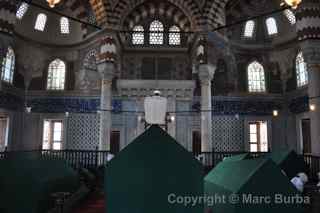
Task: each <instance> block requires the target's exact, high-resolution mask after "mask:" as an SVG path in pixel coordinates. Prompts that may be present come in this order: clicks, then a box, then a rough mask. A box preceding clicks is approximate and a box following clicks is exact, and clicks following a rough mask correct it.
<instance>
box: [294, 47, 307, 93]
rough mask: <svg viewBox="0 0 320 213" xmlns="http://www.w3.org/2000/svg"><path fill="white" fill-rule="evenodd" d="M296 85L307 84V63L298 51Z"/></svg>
mask: <svg viewBox="0 0 320 213" xmlns="http://www.w3.org/2000/svg"><path fill="white" fill-rule="evenodd" d="M296 73H297V85H298V87H302V86H305V85H307V84H308V70H307V64H306V63H305V61H304V58H303V55H302V52H299V53H298V55H297V58H296Z"/></svg>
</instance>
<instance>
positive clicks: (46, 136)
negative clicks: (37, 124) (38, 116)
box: [43, 121, 50, 142]
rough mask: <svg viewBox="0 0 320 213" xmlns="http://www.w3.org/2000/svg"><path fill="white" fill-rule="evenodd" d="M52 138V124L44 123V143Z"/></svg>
mask: <svg viewBox="0 0 320 213" xmlns="http://www.w3.org/2000/svg"><path fill="white" fill-rule="evenodd" d="M49 137H50V122H49V121H44V123H43V142H45V141H49Z"/></svg>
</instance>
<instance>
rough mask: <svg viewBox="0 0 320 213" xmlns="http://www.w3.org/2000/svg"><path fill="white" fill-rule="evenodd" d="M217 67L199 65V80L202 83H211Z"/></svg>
mask: <svg viewBox="0 0 320 213" xmlns="http://www.w3.org/2000/svg"><path fill="white" fill-rule="evenodd" d="M216 68H217V67H216V66H214V65H210V64H200V65H199V79H200V81H201V83H202V82H211V80H212V79H213V76H214V73H215V71H216Z"/></svg>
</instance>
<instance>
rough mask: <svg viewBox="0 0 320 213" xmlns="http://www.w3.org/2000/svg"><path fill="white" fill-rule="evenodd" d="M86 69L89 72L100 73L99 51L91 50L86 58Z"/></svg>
mask: <svg viewBox="0 0 320 213" xmlns="http://www.w3.org/2000/svg"><path fill="white" fill-rule="evenodd" d="M84 67H85V68H86V69H87V70H91V71H98V68H97V51H96V50H91V51H90V52H89V53H88V54H87V55H86V57H85V58H84Z"/></svg>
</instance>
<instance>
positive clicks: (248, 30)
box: [244, 20, 255, 38]
mask: <svg viewBox="0 0 320 213" xmlns="http://www.w3.org/2000/svg"><path fill="white" fill-rule="evenodd" d="M254 28H255V22H254V21H252V20H250V21H247V22H246V25H245V28H244V37H247V38H252V36H253V33H254Z"/></svg>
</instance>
